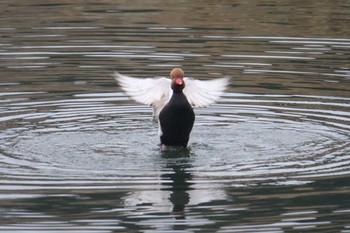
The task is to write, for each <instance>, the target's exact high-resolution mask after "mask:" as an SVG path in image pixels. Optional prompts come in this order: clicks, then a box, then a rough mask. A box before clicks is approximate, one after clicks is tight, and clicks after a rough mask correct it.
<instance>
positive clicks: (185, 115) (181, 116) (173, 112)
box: [159, 92, 195, 147]
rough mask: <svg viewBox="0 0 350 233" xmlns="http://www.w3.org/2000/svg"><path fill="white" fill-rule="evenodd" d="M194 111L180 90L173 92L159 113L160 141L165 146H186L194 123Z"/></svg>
mask: <svg viewBox="0 0 350 233" xmlns="http://www.w3.org/2000/svg"><path fill="white" fill-rule="evenodd" d="M194 119H195V116H194V112H193V109H192V107H191V105H190V104H189V103H188V101H187V99H186V96H185V95H184V94H183V93H182V92H174V93H173V95H172V97H171V99H170V101H169V102H168V103H167V105H165V107H164V108H163V109H162V111H161V112H160V114H159V122H160V127H161V131H162V135H161V136H160V141H161V143H162V144H164V145H166V146H183V147H186V146H187V143H188V140H189V138H190V133H191V130H192V127H193V124H194Z"/></svg>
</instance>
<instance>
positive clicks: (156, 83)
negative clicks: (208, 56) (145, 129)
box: [114, 68, 230, 149]
mask: <svg viewBox="0 0 350 233" xmlns="http://www.w3.org/2000/svg"><path fill="white" fill-rule="evenodd" d="M114 77H115V80H116V81H117V83H118V84H119V85H120V87H121V89H122V90H123V91H124V92H125V93H126V95H128V96H130V97H131V98H132V99H133V100H134V101H136V102H138V103H141V104H147V105H149V106H151V107H153V121H154V122H158V136H159V138H160V142H161V144H160V145H161V147H162V148H163V149H164V148H167V147H168V146H177V147H183V148H186V147H187V145H188V141H189V138H190V134H191V131H192V128H193V125H194V122H195V113H194V111H193V108H194V107H207V106H209V105H210V104H213V103H215V102H216V101H217V100H218V99H219V98H220V97H221V96H222V95H223V94H224V92H225V90H226V89H227V87H228V85H229V81H230V76H225V77H223V78H217V79H212V80H198V79H194V78H189V77H185V73H184V71H183V70H182V69H181V68H174V69H172V70H171V72H170V78H166V77H155V78H137V77H130V76H126V75H122V74H120V73H119V72H115V73H114Z"/></svg>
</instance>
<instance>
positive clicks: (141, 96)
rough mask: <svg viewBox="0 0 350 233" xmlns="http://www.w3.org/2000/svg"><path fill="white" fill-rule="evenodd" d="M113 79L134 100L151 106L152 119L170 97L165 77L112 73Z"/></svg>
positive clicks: (156, 117)
mask: <svg viewBox="0 0 350 233" xmlns="http://www.w3.org/2000/svg"><path fill="white" fill-rule="evenodd" d="M114 76H115V80H116V81H117V82H118V83H119V85H120V86H121V88H122V89H123V91H125V92H126V94H127V95H128V96H130V97H131V98H132V99H134V100H135V101H137V102H139V103H142V104H148V105H150V106H152V107H153V111H154V112H153V119H154V120H157V119H158V115H159V113H160V111H161V110H162V109H163V107H164V106H165V105H166V104H167V102H168V101H169V98H170V93H171V89H170V82H171V81H170V79H167V78H145V79H142V78H134V77H129V76H125V75H121V74H119V73H118V72H115V74H114Z"/></svg>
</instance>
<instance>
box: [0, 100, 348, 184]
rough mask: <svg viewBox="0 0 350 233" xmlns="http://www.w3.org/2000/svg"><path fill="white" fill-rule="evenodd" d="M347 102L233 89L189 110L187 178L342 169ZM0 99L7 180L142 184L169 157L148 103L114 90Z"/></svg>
mask: <svg viewBox="0 0 350 233" xmlns="http://www.w3.org/2000/svg"><path fill="white" fill-rule="evenodd" d="M22 94H23V95H26V96H28V95H32V94H37V93H22ZM16 95H18V93H16ZM348 101H349V99H347V98H332V97H330V98H328V97H324V96H298V95H295V96H288V95H285V96H281V95H248V94H246V95H242V94H234V93H231V94H227V95H226V96H225V97H224V98H223V99H222V100H221V101H220V103H218V104H216V105H214V106H212V107H209V108H205V109H196V114H197V119H196V124H195V127H194V130H193V133H192V137H191V141H190V144H189V152H188V153H189V154H188V155H189V156H190V158H191V159H190V164H191V167H190V168H188V169H189V171H191V172H192V173H193V176H195V177H196V178H195V181H194V182H195V183H196V182H199V183H201V184H202V183H207V182H209V183H211V182H214V181H215V182H216V183H218V184H220V183H221V184H222V185H223V186H226V185H229V186H237V185H238V186H241V185H256V184H261V183H262V184H283V183H285V184H289V183H293V184H297V183H305V182H311V181H313V180H314V179H315V178H317V177H324V176H327V177H329V176H338V175H344V174H349V173H350V170H349V163H350V160H349V156H348V154H349V153H348V152H349V141H350V140H349V134H348V132H349V125H350V124H349V120H350V119H349V115H348V112H347V109H348V108H349V107H350V106H349V104H348ZM330 106H331V107H332V110H327V109H328V108H329V107H330ZM2 108H3V109H6V111H4V112H6V114H3V115H2V116H1V117H0V120H1V122H2V124H3V125H4V124H14V125H16V127H12V128H9V129H5V130H4V131H3V132H2V139H1V145H2V146H1V152H2V159H1V160H2V162H1V163H2V167H3V169H2V172H3V173H4V174H7V176H8V177H12V178H11V179H23V178H24V177H26V179H27V180H28V181H27V182H29V183H30V184H31V185H30V187H31V188H33V189H36V188H39V189H40V187H41V185H43V184H45V182H44V183H40V185H39V186H36V185H38V184H36V185H34V184H35V183H36V181H34V179H38V178H39V177H40V179H47V180H48V181H47V182H48V183H47V185H50V186H51V185H53V186H52V187H51V188H52V189H57V190H59V189H60V188H64V189H66V188H67V186H62V187H60V185H61V184H59V183H57V181H56V179H67V177H70V178H71V177H74V179H73V181H72V182H73V183H72V184H71V185H72V186H71V188H72V189H74V188H77V189H81V188H83V189H91V188H92V187H91V186H89V184H88V183H90V181H91V177H94V178H93V180H95V179H96V180H98V182H97V184H96V182H94V185H98V186H99V187H100V185H103V186H105V188H108V187H110V185H112V186H113V188H115V185H116V180H115V179H116V178H117V179H118V186H121V187H123V186H124V185H126V184H127V185H128V186H130V185H133V184H136V185H137V186H138V185H139V184H140V183H142V184H143V185H146V186H147V184H148V183H150V184H153V182H154V180H155V179H156V180H158V179H160V176H161V174H162V172H163V171H162V170H163V169H164V166H166V163H167V162H168V161H167V160H164V153H163V152H161V151H160V150H159V146H158V136H157V125H156V124H154V123H152V121H151V110H150V109H149V108H148V107H147V106H141V105H130V104H129V101H127V98H126V97H125V96H124V95H123V94H122V93H116V94H114V93H91V94H84V95H75V96H74V97H73V98H72V99H69V100H55V101H52V100H50V101H40V102H26V101H23V100H21V101H19V100H18V99H13V100H9V103H6V105H5V107H2ZM18 119H21V120H20V121H18ZM179 153H180V154H181V152H179ZM166 157H167V156H166ZM180 158H181V156H180ZM92 174H93V175H92ZM108 177H113V178H112V179H111V180H112V181H111V180H109V179H108ZM52 178H54V184H52V183H51V182H50V180H51V179H52ZM76 179H79V180H76ZM11 182H12V181H11ZM66 182H67V181H65V182H64V183H66ZM202 185H204V184H202ZM139 187H140V186H138V188H139ZM22 188H23V186H18V189H19V190H18V191H20V190H21V189H22ZM26 188H28V187H26ZM31 188H30V189H31ZM100 188H101V187H100ZM14 189H16V188H15V187H14Z"/></svg>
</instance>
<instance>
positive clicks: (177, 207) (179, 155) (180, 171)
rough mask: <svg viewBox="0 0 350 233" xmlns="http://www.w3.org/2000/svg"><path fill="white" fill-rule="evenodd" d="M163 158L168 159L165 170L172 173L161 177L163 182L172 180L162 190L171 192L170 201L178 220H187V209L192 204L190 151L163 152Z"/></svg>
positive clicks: (165, 183)
mask: <svg viewBox="0 0 350 233" xmlns="http://www.w3.org/2000/svg"><path fill="white" fill-rule="evenodd" d="M162 157H163V158H164V159H166V164H165V168H166V169H170V172H168V173H164V174H162V175H161V178H162V179H163V180H170V181H171V183H170V184H169V183H167V182H164V183H163V184H164V185H166V187H165V188H163V189H162V190H167V191H169V192H170V197H169V201H170V202H171V203H172V205H173V208H172V214H173V216H174V217H175V218H176V219H185V207H186V205H187V204H188V203H189V202H190V193H189V191H190V190H192V188H191V185H192V184H193V183H192V182H191V180H192V174H191V173H189V172H188V170H189V168H191V163H190V162H191V158H190V150H188V149H169V150H166V151H163V152H162Z"/></svg>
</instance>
